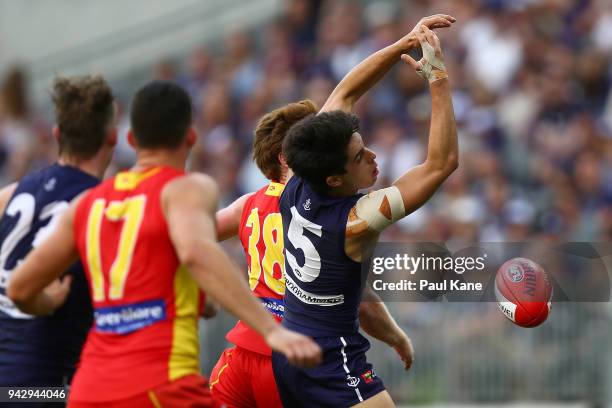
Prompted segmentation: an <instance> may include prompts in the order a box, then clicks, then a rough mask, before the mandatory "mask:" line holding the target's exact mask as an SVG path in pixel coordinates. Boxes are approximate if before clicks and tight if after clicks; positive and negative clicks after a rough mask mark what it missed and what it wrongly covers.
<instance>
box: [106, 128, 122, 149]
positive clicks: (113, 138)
mask: <svg viewBox="0 0 612 408" xmlns="http://www.w3.org/2000/svg"><path fill="white" fill-rule="evenodd" d="M118 134H119V130H117V128H116V127H113V128H112V129H111V130H109V131H108V134H107V135H106V141H107V142H108V144H109V145H111V146H113V147H115V146H116V145H117V137H118Z"/></svg>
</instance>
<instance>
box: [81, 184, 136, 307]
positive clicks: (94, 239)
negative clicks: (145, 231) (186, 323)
mask: <svg viewBox="0 0 612 408" xmlns="http://www.w3.org/2000/svg"><path fill="white" fill-rule="evenodd" d="M145 204H146V197H145V196H144V195H139V196H135V197H130V198H127V199H125V200H123V201H111V202H110V203H108V205H106V200H105V199H103V198H98V199H97V200H95V201H94V203H93V205H92V206H91V210H90V212H89V216H88V218H87V244H86V248H87V265H88V267H89V273H90V275H91V285H92V288H93V300H94V301H96V302H102V301H104V300H105V299H106V293H107V292H108V298H109V299H112V300H117V299H121V298H122V297H123V290H124V288H125V281H126V280H127V276H128V273H129V271H130V266H131V263H132V254H133V253H134V247H135V245H136V237H137V236H138V231H139V230H140V226H141V223H142V219H143V216H144V210H145ZM105 219H106V220H107V221H110V222H119V221H123V226H122V228H121V235H120V238H119V244H118V247H117V255H116V257H115V260H114V261H113V263H112V265H111V268H110V271H109V273H108V277H109V279H110V282H109V285H108V286H109V287H108V290H107V288H106V286H107V282H106V280H105V274H104V272H103V270H102V257H101V238H100V235H101V229H102V221H104V220H105Z"/></svg>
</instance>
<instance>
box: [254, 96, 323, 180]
mask: <svg viewBox="0 0 612 408" xmlns="http://www.w3.org/2000/svg"><path fill="white" fill-rule="evenodd" d="M315 113H317V107H316V106H315V104H314V102H313V101H311V100H308V99H306V100H303V101H300V102H297V103H289V104H287V105H285V106H283V107H281V108H278V109H275V110H273V111H272V112H270V113H268V114H266V115H264V117H262V118H261V120H260V121H259V123H257V127H256V128H255V139H254V140H253V159H254V160H255V163H256V164H257V167H259V170H261V172H262V173H263V174H264V175H265V176H266V177H267V178H268V179H269V180H272V181H279V180H280V178H281V176H282V167H281V164H280V162H279V161H278V155H279V153H280V152H281V151H282V148H283V140H284V139H285V136H286V135H287V131H288V130H289V128H291V126H293V125H294V124H296V123H297V122H298V121H299V120H301V119H304V118H305V117H307V116H309V115H314V114H315Z"/></svg>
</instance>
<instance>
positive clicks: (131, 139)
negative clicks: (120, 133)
mask: <svg viewBox="0 0 612 408" xmlns="http://www.w3.org/2000/svg"><path fill="white" fill-rule="evenodd" d="M127 140H128V143H129V144H130V146H132V147H133V148H134V149H135V148H136V138H135V137H134V132H132V129H130V130H128V132H127Z"/></svg>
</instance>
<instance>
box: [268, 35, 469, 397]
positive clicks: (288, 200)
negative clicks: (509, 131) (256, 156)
mask: <svg viewBox="0 0 612 408" xmlns="http://www.w3.org/2000/svg"><path fill="white" fill-rule="evenodd" d="M412 40H414V42H415V43H416V42H417V41H418V43H420V45H421V48H422V50H423V59H421V61H419V62H418V63H417V62H416V61H414V60H413V59H412V58H410V57H409V56H408V55H405V54H404V55H403V53H404V52H405V48H402V46H401V44H397V43H396V44H394V45H391V46H389V47H387V48H385V49H383V50H381V51H379V52H378V53H375V54H374V55H372V56H371V57H369V58H368V59H366V60H365V61H364V62H362V63H361V64H360V65H358V66H357V67H356V68H354V70H357V71H363V72H364V73H365V72H369V69H370V68H373V69H375V71H376V72H377V73H378V75H375V76H373V77H376V78H380V77H382V75H383V74H384V73H385V72H386V71H387V70H388V69H389V68H390V67H391V66H392V65H393V64H394V62H396V61H397V60H399V59H400V56H401V58H402V59H403V60H404V61H406V62H408V63H409V64H410V65H411V66H412V67H413V68H415V69H416V70H417V72H418V73H420V74H421V75H422V76H424V77H425V78H427V79H428V81H429V84H430V91H431V96H432V114H431V125H430V132H429V145H428V151H427V159H426V161H425V162H424V163H423V164H421V165H419V166H417V167H415V168H413V169H410V170H408V171H407V172H406V173H405V174H404V175H402V176H401V177H400V178H399V179H398V180H396V181H395V182H394V183H393V185H392V186H390V187H388V188H385V189H382V190H378V191H374V192H371V193H370V194H368V195H362V194H358V191H359V190H360V189H363V188H368V187H370V186H372V185H373V184H374V182H375V181H376V178H377V175H378V169H377V166H376V162H375V160H374V159H375V158H376V155H375V154H374V152H372V151H371V150H369V149H367V148H366V147H365V146H364V145H363V141H362V140H361V136H360V135H359V133H357V131H358V121H357V118H356V117H355V116H354V115H352V114H350V113H347V112H348V111H350V109H351V105H350V104H347V103H346V101H350V100H351V98H350V97H347V95H343V94H342V91H341V90H342V89H343V87H342V86H341V85H342V83H340V84H339V85H338V87H337V88H336V90H334V92H333V93H332V95H331V96H330V98H329V99H328V102H327V103H326V104H325V106H324V107H323V109H322V112H321V113H319V114H318V115H317V116H311V117H308V118H306V119H303V120H302V121H300V122H299V123H298V124H296V125H295V126H294V127H292V128H291V129H290V130H289V133H288V135H287V137H286V138H285V141H284V144H283V153H284V156H285V158H286V161H287V163H288V165H289V167H290V168H291V169H292V170H293V172H294V173H295V174H296V175H295V176H294V177H292V178H291V180H289V181H288V183H287V185H286V186H285V189H284V191H283V194H282V196H281V200H280V211H281V214H282V217H283V229H284V231H285V236H284V245H285V256H286V261H287V262H286V265H285V280H286V292H285V316H284V319H283V325H284V326H286V327H288V328H291V329H293V330H296V331H299V332H301V333H304V334H308V335H310V336H312V337H314V338H315V341H317V343H318V344H319V345H320V346H321V348H322V349H323V352H324V361H323V363H322V364H321V365H320V366H319V367H316V368H312V369H298V368H294V367H291V366H290V365H289V364H288V362H287V360H286V359H285V358H284V357H283V356H282V355H280V354H277V353H275V352H273V354H272V366H273V370H274V375H275V378H276V382H277V386H278V388H279V393H280V395H281V399H282V401H283V404H284V405H285V406H290V407H340V406H342V407H345V406H359V407H392V406H394V404H393V401H392V400H391V397H390V396H389V394H388V393H387V391H386V390H385V388H384V385H383V383H382V381H381V380H380V378H378V377H377V376H376V374H375V372H374V371H373V369H372V365H371V364H369V363H368V362H367V360H366V356H365V352H366V351H367V350H368V349H369V343H368V341H367V340H366V339H365V338H364V337H363V336H361V335H360V334H359V332H358V329H359V325H358V319H357V315H358V307H359V303H360V301H361V288H362V286H363V281H362V274H361V260H362V253H361V251H362V246H363V245H365V244H367V243H375V242H376V241H377V239H378V235H379V234H380V232H381V231H382V230H383V229H384V228H386V227H387V226H389V225H391V224H392V223H393V222H395V221H397V220H399V219H400V218H402V217H404V216H405V215H406V214H409V213H411V212H413V211H414V210H416V209H417V208H419V207H420V206H421V205H423V204H424V203H425V202H426V201H427V200H428V199H429V198H430V197H431V195H432V194H433V193H434V192H435V191H436V189H437V188H438V187H439V186H440V185H441V184H442V182H443V181H444V180H445V179H446V178H447V177H448V176H449V175H450V174H451V173H452V172H453V171H454V170H455V168H456V167H457V155H458V149H457V132H456V126H455V121H454V114H453V109H452V103H451V93H450V85H449V82H448V78H447V74H446V71H445V67H444V63H443V58H442V51H441V48H440V43H439V40H438V38H437V36H436V35H435V34H434V33H433V32H432V31H430V30H429V29H428V28H427V27H425V26H421V27H420V28H419V29H417V30H416V31H415V32H414V37H413V38H412ZM364 67H369V68H368V69H366V70H364ZM366 77H370V76H369V75H364V76H363V78H366ZM363 84H364V87H363V89H367V87H366V86H365V85H369V84H370V82H369V81H367V80H365V81H364V82H363ZM359 95H360V94H359V93H357V94H355V95H354V97H359Z"/></svg>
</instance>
